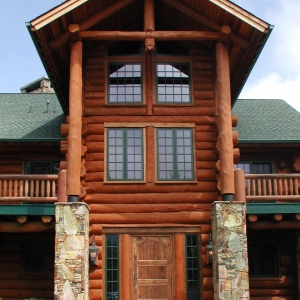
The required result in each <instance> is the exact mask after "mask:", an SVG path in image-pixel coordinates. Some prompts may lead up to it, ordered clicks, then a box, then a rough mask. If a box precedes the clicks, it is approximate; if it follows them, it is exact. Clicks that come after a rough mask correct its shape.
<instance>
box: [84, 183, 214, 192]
mask: <svg viewBox="0 0 300 300" xmlns="http://www.w3.org/2000/svg"><path fill="white" fill-rule="evenodd" d="M85 188H86V189H87V191H88V194H91V193H93V194H94V193H96V194H97V193H105V194H108V193H112V194H114V193H180V192H182V193H190V192H216V191H217V187H216V183H215V182H198V183H191V184H185V183H176V184H155V183H147V184H137V183H134V184H126V185H124V184H113V185H110V184H105V183H102V182H86V185H85Z"/></svg>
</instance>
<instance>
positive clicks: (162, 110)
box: [153, 98, 215, 122]
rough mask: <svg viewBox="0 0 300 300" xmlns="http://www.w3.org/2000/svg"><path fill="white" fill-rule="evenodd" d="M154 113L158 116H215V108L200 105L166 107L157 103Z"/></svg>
mask: <svg viewBox="0 0 300 300" xmlns="http://www.w3.org/2000/svg"><path fill="white" fill-rule="evenodd" d="M205 99H207V98H205ZM153 114H154V115H156V116H159V115H160V116H214V115H215V108H214V107H198V106H191V107H188V106H182V107H179V106H177V107H173V106H172V107H171V106H170V107H166V106H162V105H157V106H154V107H153ZM177 122H178V121H177Z"/></svg>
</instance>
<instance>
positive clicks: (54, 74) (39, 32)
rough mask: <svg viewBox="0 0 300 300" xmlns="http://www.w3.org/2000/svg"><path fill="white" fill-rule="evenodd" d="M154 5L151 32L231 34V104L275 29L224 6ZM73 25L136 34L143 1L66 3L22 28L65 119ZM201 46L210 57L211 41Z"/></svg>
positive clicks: (88, 45) (161, 0)
mask: <svg viewBox="0 0 300 300" xmlns="http://www.w3.org/2000/svg"><path fill="white" fill-rule="evenodd" d="M155 5H156V9H155V23H156V24H155V28H160V29H163V30H172V31H181V30H186V31H206V32H207V31H211V32H220V31H221V28H222V26H223V25H227V26H229V27H230V28H231V33H230V36H229V38H230V44H229V51H230V53H229V55H230V57H231V62H230V72H231V74H230V75H231V94H232V102H234V101H235V100H236V99H237V97H238V95H239V94H240V92H241V90H242V88H243V86H244V84H245V82H246V80H247V78H248V76H249V74H250V72H251V70H252V68H253V66H254V65H255V62H256V60H257V58H258V57H259V55H260V52H261V51H262V49H263V47H264V45H265V43H266V41H267V39H268V37H269V35H270V33H271V31H272V28H273V26H271V25H269V24H268V23H266V22H264V21H262V20H260V19H259V18H257V17H255V16H254V15H252V14H251V13H249V12H247V11H245V10H243V9H242V8H241V7H239V6H237V5H235V4H234V3H232V2H230V1H228V0H203V1H201V3H198V2H197V1H193V0H158V1H155ZM174 20H176V21H174ZM224 20H226V21H224ZM71 24H78V25H79V29H80V30H81V31H84V30H93V31H122V30H125V29H126V30H128V28H129V30H140V29H141V28H143V5H142V1H138V0H107V1H99V0H69V1H66V2H64V3H62V4H61V5H59V6H57V7H55V8H53V9H52V10H50V11H48V12H47V13H45V14H43V15H42V16H40V17H38V18H36V19H34V20H32V21H31V22H28V23H27V24H26V25H27V27H28V30H29V33H30V35H31V37H32V40H33V42H34V44H35V46H36V49H37V51H38V53H39V55H40V58H41V60H42V63H43V65H44V67H45V69H46V72H47V74H48V76H49V78H50V80H51V82H52V86H53V88H54V89H55V91H56V94H57V97H58V98H59V100H60V103H61V105H62V108H63V110H64V112H65V113H68V85H69V59H70V58H69V56H70V48H69V43H68V41H69V32H68V26H69V25H71ZM99 43H101V42H99V41H90V40H89V41H84V51H89V50H90V49H94V48H95V47H96V46H97V45H99ZM199 43H200V42H199ZM201 43H202V44H203V45H204V46H205V47H206V48H207V49H208V50H211V51H212V53H214V44H215V41H203V42H201ZM53 45H59V47H58V48H55V47H53Z"/></svg>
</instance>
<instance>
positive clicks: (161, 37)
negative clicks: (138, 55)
mask: <svg viewBox="0 0 300 300" xmlns="http://www.w3.org/2000/svg"><path fill="white" fill-rule="evenodd" d="M80 36H81V38H82V39H90V40H101V41H102V40H106V41H114V40H119V41H144V40H146V39H155V40H158V41H176V40H184V41H195V40H197V41H207V40H217V39H218V38H219V36H220V33H219V32H212V31H192V30H190V31H152V32H151V31H147V32H145V31H80Z"/></svg>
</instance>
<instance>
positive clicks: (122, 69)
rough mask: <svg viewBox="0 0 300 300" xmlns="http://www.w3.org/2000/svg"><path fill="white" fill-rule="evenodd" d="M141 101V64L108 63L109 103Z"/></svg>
mask: <svg viewBox="0 0 300 300" xmlns="http://www.w3.org/2000/svg"><path fill="white" fill-rule="evenodd" d="M141 102H142V65H141V64H140V63H111V64H109V103H141Z"/></svg>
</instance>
